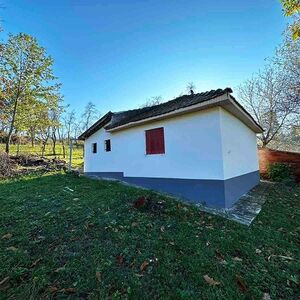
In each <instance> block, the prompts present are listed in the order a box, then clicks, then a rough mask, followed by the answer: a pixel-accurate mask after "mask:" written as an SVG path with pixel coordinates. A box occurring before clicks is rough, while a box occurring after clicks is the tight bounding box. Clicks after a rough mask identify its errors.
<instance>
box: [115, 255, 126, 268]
mask: <svg viewBox="0 0 300 300" xmlns="http://www.w3.org/2000/svg"><path fill="white" fill-rule="evenodd" d="M116 261H117V264H118V265H119V266H121V265H123V263H124V256H122V255H118V256H117V257H116Z"/></svg>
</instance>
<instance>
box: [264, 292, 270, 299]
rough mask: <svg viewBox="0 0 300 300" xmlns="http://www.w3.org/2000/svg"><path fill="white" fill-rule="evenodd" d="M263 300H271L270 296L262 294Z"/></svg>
mask: <svg viewBox="0 0 300 300" xmlns="http://www.w3.org/2000/svg"><path fill="white" fill-rule="evenodd" d="M263 300H271V296H270V294H268V293H264V296H263Z"/></svg>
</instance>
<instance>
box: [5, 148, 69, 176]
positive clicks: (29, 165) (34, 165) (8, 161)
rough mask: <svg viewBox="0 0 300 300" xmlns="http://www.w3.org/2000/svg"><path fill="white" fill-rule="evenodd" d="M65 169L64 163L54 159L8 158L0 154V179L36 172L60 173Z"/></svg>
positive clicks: (23, 156) (29, 156) (25, 156)
mask: <svg viewBox="0 0 300 300" xmlns="http://www.w3.org/2000/svg"><path fill="white" fill-rule="evenodd" d="M66 168H67V166H66V162H65V161H64V160H60V159H56V158H53V159H48V158H42V157H39V156H37V155H18V156H9V155H8V154H6V153H3V152H0V178H1V177H2V178H7V177H12V176H16V175H25V174H29V173H33V172H37V171H41V172H52V171H60V170H66Z"/></svg>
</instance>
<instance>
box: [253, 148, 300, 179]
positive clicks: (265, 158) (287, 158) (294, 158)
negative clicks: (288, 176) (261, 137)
mask: <svg viewBox="0 0 300 300" xmlns="http://www.w3.org/2000/svg"><path fill="white" fill-rule="evenodd" d="M258 155H259V170H260V173H261V174H262V175H263V176H264V175H266V174H267V167H268V164H272V163H287V164H289V165H290V166H291V168H292V170H293V173H294V176H295V179H296V181H297V182H300V153H295V152H286V151H277V150H270V149H258Z"/></svg>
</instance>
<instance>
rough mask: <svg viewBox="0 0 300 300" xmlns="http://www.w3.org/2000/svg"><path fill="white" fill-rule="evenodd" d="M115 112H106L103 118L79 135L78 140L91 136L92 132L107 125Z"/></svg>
mask: <svg viewBox="0 0 300 300" xmlns="http://www.w3.org/2000/svg"><path fill="white" fill-rule="evenodd" d="M112 115H113V113H112V112H111V111H109V112H108V113H106V114H105V115H104V116H103V117H102V118H100V119H99V120H98V121H97V122H95V123H94V124H93V125H92V126H91V127H89V128H88V129H87V130H86V131H85V132H83V133H82V134H81V135H80V136H79V137H78V140H83V141H84V140H85V139H87V138H88V137H90V136H91V135H92V134H94V133H95V132H97V131H98V130H99V129H101V128H102V127H103V126H105V125H106V124H107V123H108V122H110V120H111V117H112Z"/></svg>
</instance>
